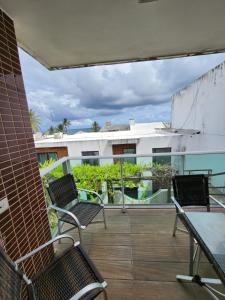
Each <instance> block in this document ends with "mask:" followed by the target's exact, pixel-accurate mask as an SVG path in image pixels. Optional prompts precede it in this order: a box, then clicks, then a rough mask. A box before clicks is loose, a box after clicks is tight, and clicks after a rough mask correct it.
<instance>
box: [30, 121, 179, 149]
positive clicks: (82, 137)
mask: <svg viewBox="0 0 225 300" xmlns="http://www.w3.org/2000/svg"><path fill="white" fill-rule="evenodd" d="M148 124H149V127H148V126H147V123H144V124H143V128H141V127H139V126H138V127H137V130H135V128H134V129H133V130H126V131H112V132H111V131H109V132H83V133H76V134H73V135H66V134H64V135H63V137H62V138H57V139H56V138H54V136H48V137H46V138H43V139H40V140H36V141H35V147H37V148H38V147H39V148H41V147H44V146H45V145H47V144H48V145H49V144H57V145H59V144H60V145H61V146H64V145H67V144H68V143H71V142H88V141H109V142H110V143H118V141H123V140H124V141H126V143H132V142H134V143H136V142H137V141H138V140H139V139H140V138H154V137H165V136H175V135H176V136H177V135H179V134H177V133H173V132H157V130H155V129H154V128H153V126H152V124H151V123H148ZM153 124H157V123H153ZM158 124H159V123H158Z"/></svg>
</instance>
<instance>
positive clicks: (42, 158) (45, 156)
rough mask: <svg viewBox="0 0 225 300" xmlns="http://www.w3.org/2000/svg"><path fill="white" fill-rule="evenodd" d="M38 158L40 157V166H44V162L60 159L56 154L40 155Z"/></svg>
mask: <svg viewBox="0 0 225 300" xmlns="http://www.w3.org/2000/svg"><path fill="white" fill-rule="evenodd" d="M37 157H38V162H39V164H43V163H44V162H46V161H47V160H50V159H53V160H57V159H58V157H57V153H56V152H46V153H38V154H37Z"/></svg>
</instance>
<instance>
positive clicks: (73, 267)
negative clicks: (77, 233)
mask: <svg viewBox="0 0 225 300" xmlns="http://www.w3.org/2000/svg"><path fill="white" fill-rule="evenodd" d="M65 238H69V239H71V240H72V242H73V244H72V246H70V247H69V248H68V249H67V250H65V251H64V252H63V253H62V254H61V255H60V256H59V257H56V258H55V259H53V261H52V262H51V263H50V264H49V265H47V266H46V267H45V268H44V270H42V271H40V272H39V273H38V274H36V275H35V276H34V277H33V278H28V277H27V276H26V275H25V274H23V273H22V272H21V271H20V270H19V269H18V265H19V264H20V263H21V262H23V261H25V260H26V259H28V258H30V257H32V256H33V255H34V254H36V253H38V252H39V251H41V250H42V249H44V248H46V247H47V246H50V245H52V244H53V243H54V242H56V241H58V240H61V239H65ZM24 285H25V286H26V287H27V290H28V297H29V299H30V300H69V299H71V300H72V299H73V300H78V299H82V300H91V299H94V298H95V297H97V295H99V294H100V293H102V292H103V293H104V299H105V300H106V299H107V294H106V291H105V288H106V286H107V283H106V282H105V281H104V279H103V278H102V277H101V275H100V274H99V272H98V271H97V269H96V268H95V266H94V264H93V262H92V261H91V260H90V258H89V257H88V256H87V254H86V252H85V251H84V249H83V248H82V247H81V245H80V243H79V242H77V243H74V240H73V238H72V237H70V236H67V235H61V236H57V237H56V238H54V239H52V240H50V241H48V242H47V243H45V244H43V245H41V246H40V247H38V248H37V249H35V250H33V251H32V252H30V253H29V254H27V255H25V256H23V257H21V258H19V259H18V260H17V261H15V262H13V261H11V260H10V258H9V257H8V256H7V255H6V253H5V251H4V250H3V248H2V247H0V299H1V300H11V299H13V300H20V299H22V288H23V287H24Z"/></svg>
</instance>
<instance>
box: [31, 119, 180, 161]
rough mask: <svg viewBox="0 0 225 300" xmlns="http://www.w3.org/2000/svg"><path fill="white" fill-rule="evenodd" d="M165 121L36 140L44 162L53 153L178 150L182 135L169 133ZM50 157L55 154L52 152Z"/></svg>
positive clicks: (77, 154)
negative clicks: (108, 130) (115, 129)
mask: <svg viewBox="0 0 225 300" xmlns="http://www.w3.org/2000/svg"><path fill="white" fill-rule="evenodd" d="M163 128H164V129H165V126H164V124H163V123H161V122H159V123H141V124H136V123H135V122H134V120H132V121H130V129H129V130H125V131H110V132H82V133H76V134H73V135H65V134H64V135H63V136H62V137H61V138H60V137H59V138H57V136H56V137H54V136H48V137H46V138H41V139H38V140H36V141H35V146H36V149H37V152H38V155H39V160H40V161H41V160H42V159H41V156H42V155H43V160H44V159H45V156H46V158H47V156H49V154H50V153H56V154H57V157H58V158H60V157H62V156H66V155H69V156H72V157H80V156H93V155H99V156H112V155H117V154H139V155H140V154H150V153H152V152H168V151H169V152H170V151H178V150H182V149H179V140H180V138H181V137H182V135H181V134H177V133H173V132H166V131H164V130H162V129H163ZM49 157H52V156H51V154H50V156H49Z"/></svg>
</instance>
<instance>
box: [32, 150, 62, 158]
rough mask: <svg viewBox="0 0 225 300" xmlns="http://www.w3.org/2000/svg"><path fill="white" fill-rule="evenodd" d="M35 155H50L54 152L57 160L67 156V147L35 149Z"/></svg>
mask: <svg viewBox="0 0 225 300" xmlns="http://www.w3.org/2000/svg"><path fill="white" fill-rule="evenodd" d="M36 151H37V153H50V152H54V153H56V154H57V157H58V159H60V158H62V157H64V156H68V149H67V147H47V148H36Z"/></svg>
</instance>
